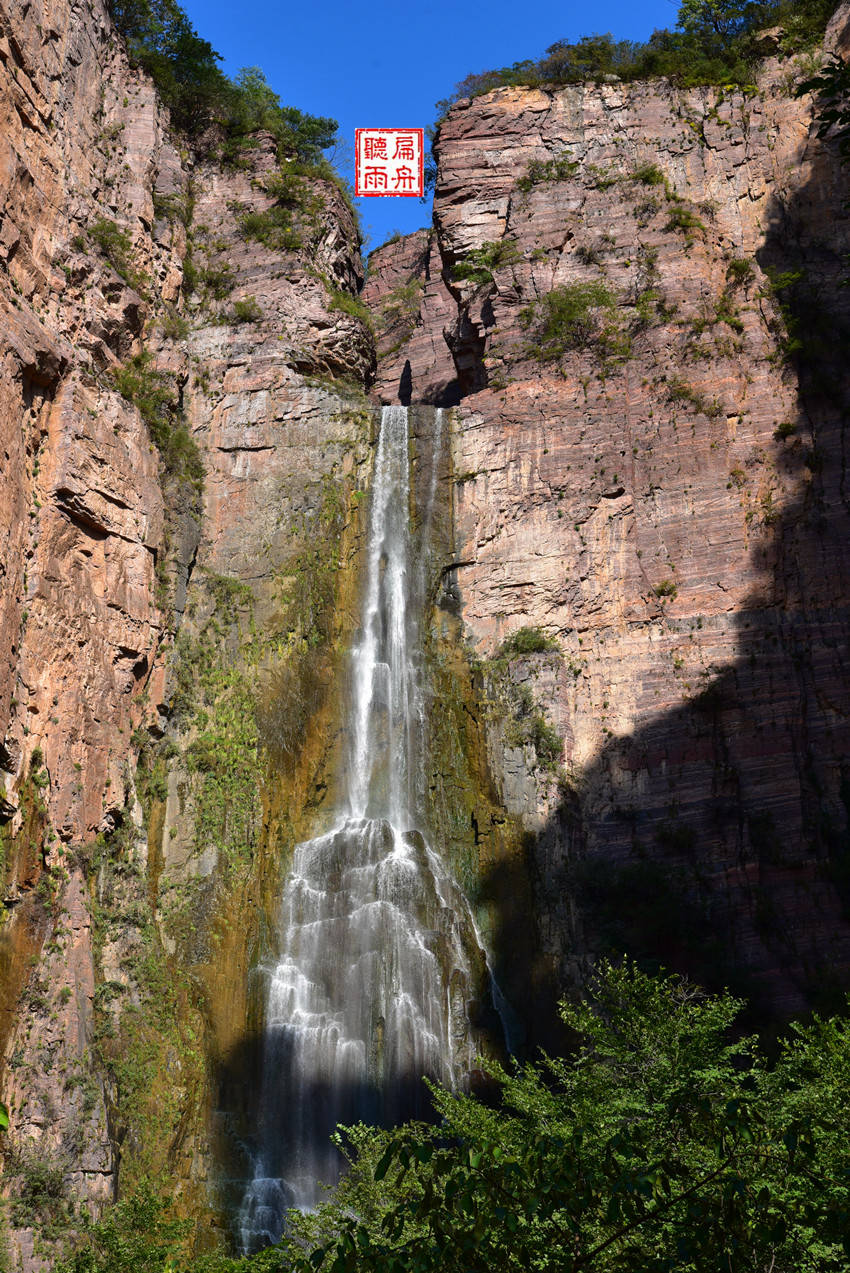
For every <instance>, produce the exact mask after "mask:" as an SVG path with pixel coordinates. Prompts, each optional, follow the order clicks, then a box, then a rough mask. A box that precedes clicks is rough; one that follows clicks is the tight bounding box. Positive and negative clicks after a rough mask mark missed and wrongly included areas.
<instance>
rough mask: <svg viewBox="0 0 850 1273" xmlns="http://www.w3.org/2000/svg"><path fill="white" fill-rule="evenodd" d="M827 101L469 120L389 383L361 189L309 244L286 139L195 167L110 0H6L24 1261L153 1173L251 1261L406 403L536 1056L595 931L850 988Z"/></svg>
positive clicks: (431, 686) (485, 834)
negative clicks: (302, 860)
mask: <svg viewBox="0 0 850 1273" xmlns="http://www.w3.org/2000/svg"><path fill="white" fill-rule="evenodd" d="M847 22H848V8H847V6H844V7H843V8H842V9H841V10H840V11H839V13H838V14H837V15H836V18H835V19H834V21H833V24H832V28H831V30H830V33H829V37H828V42H829V43H830V44H831V45H832V46H833V47H835V46H837V45H838V44H840V42H841V41H846V40H847ZM799 75H800V69H799V68H798V67H796V65H795V64H794V63H793V62H779V61H769V62H768V63H767V64H766V65H765V68H764V72H763V75H762V77H761V80H760V82H759V85H758V89H757V91H756V92H755V93H753V94H747V95H744V94H740V93H720V92H714V91H709V90H705V91H702V90H700V91H692V92H687V93H684V92H679V91H677V90H674V89H672V88H670V87H669V86H667V85H665V84H650V85H630V86H624V85H621V84H616V83H612V84H607V85H604V86H601V87H600V86H593V85H586V86H579V87H574V88H563V89H546V90H543V89H533V90H532V89H510V90H500V91H497V92H495V93H491V94H489V95H487V96H486V97H482V98H479V99H476V100H475V101H471V102H460V103H458V104H457V105H456V106H455V107H454V108H453V109H452V111H451V112H450V114H449V115H448V117H447V119H446V120H445V121H444V123H443V125H442V127H441V130H440V140H439V162H440V175H439V180H438V187H437V196H436V202H435V216H434V229H433V232H424V231H423V232H420V233H418V234H416V235H414V236H412V237H411V238H408V239H405V240H400V241H398V242H396V243H393V244H390V245H387V246H386V247H385V248H383V249H381V250H380V252H378V253H377V254H374V255H373V258H372V262H371V268H370V272H369V279H368V281H367V282H366V285H365V288H364V291H363V296H364V298H365V299H367V300H368V302H369V304H370V306H371V307H372V309H373V312H374V314H375V319H376V328H377V344H378V351H379V354H380V362H379V365H378V369H377V376H376V378H375V371H374V359H375V353H374V348H373V341H372V337H371V335H370V333H369V330H368V328H367V326H366V325H365V324H364V323H363V321H362V320H361V318H360V317H359V316H358V311H357V305H356V303H354V296H355V294H356V292H357V290H358V288H359V286H360V284H361V282H362V269H361V263H360V258H359V251H358V236H357V231H356V227H355V224H354V222H353V219H352V214H351V211H350V209H349V208H348V205H347V203H346V201H345V199H344V197H343V196H342V194H341V192H340V190H339V189H338V188H337V186H336V185H335V184H334V183H333V182H332V181H327V180H322V179H318V178H310V177H303V178H299V179H298V181H297V183H296V185H295V186H294V187H293V186H291V185H290V186H288V187H287V200H288V206H290V207H291V208H292V225H291V227H290V230H291V233H290V234H289V235H288V237H287V240H286V241H287V245H288V246H287V247H286V249H285V250H284V249H281V248H279V247H274V246H271V244H272V243H273V241H274V235H273V234H271V233H269V226H270V224H272V222H270V221H269V219H268V218H265V217H264V214H265V213H267V212H268V211H269V209H271V208H272V207H273V206H274V205H275V202H276V200H277V199H278V198H279V196H280V183H281V181H284V180H285V179H286V174H285V173H283V174H281V173H280V172H279V170H278V167H277V164H276V161H275V155H274V149H273V145H272V142H271V139H270V138H268V137H266V136H263V135H260V136H258V137H255V138H254V139H253V141H252V145H251V146H250V147H249V148H246V149H245V151H244V153H243V154H242V155H241V156H239V158H238V161H237V163H236V164H235V165H232V166H230V167H225V166H223V165H222V163H220V162H219V161H218V160H215V159H213V158H211V157H209V156H208V157H207V158H206V159H203V160H201V159H199V158H196V157H193V156H192V155H190V154H189V153H188V152H187V151H186V150H185V149H183V148H182V146H181V144H180V143H179V141H177V140H176V139H175V138H174V136H173V135H172V134H171V132H170V129H169V120H168V116H167V112H165V111H164V109H163V108H162V107H161V106H160V105H159V104H158V102H157V99H156V95H155V93H154V90H153V88H152V86H151V84H150V82H149V81H148V80H147V79H146V78H145V77H144V76H143V75H142V74H141V73H139V72H137V71H134V70H133V69H131V68H130V66H129V65H128V63H127V60H126V57H125V54H124V51H123V49H122V47H121V44H120V41H118V40H117V39H116V37H115V34H114V31H113V30H112V27H111V24H110V22H109V19H108V16H107V13H106V10H105V7H104V6H103V5H102V4H101V3H100V2H99V0H94V2H89V3H86V4H82V3H81V4H77V3H75V0H36V2H34V3H32V4H29V5H28V6H25V7H23V8H22V7H21V6H14V7H10V8H8V9H0V112H2V115H0V124H2V127H0V256H2V260H3V268H2V270H0V350H1V351H2V358H3V375H2V378H0V455H2V479H3V480H2V484H0V589H1V590H0V769H2V778H3V784H2V790H0V846H2V870H3V877H2V884H3V919H4V922H3V924H2V926H0V987H2V994H0V1058H2V1069H0V1075H1V1076H2V1086H0V1096H2V1099H3V1100H4V1101H5V1102H6V1103H7V1104H9V1106H10V1108H11V1111H12V1130H11V1132H10V1134H9V1136H8V1137H6V1139H5V1143H4V1145H3V1153H4V1184H3V1188H4V1190H5V1191H6V1194H7V1195H8V1201H7V1217H8V1236H9V1247H10V1257H11V1264H12V1267H14V1268H16V1269H22V1270H27V1271H29V1270H35V1269H39V1268H46V1267H50V1263H51V1260H52V1258H53V1255H52V1252H53V1249H54V1248H52V1247H51V1245H50V1243H51V1241H53V1240H54V1239H56V1238H61V1237H62V1235H63V1233H66V1232H68V1231H69V1230H70V1229H71V1228H72V1227H73V1223H74V1221H73V1214H72V1210H73V1208H72V1204H73V1206H76V1205H77V1204H78V1203H80V1202H82V1201H85V1202H87V1203H88V1204H90V1205H92V1206H93V1207H94V1208H95V1209H97V1207H98V1206H99V1205H100V1204H102V1203H103V1202H105V1201H107V1200H109V1199H111V1198H113V1197H115V1196H116V1193H117V1192H123V1193H125V1194H126V1193H127V1192H129V1191H131V1190H132V1188H133V1187H134V1185H136V1184H137V1183H139V1181H140V1180H142V1179H143V1178H150V1179H153V1180H154V1181H155V1182H156V1181H157V1180H158V1181H160V1182H162V1181H166V1180H167V1182H168V1189H169V1193H173V1194H174V1195H175V1196H176V1198H177V1200H178V1204H179V1205H180V1206H181V1207H182V1208H183V1209H184V1210H185V1211H187V1212H190V1213H192V1214H195V1215H196V1216H198V1215H200V1216H202V1217H203V1219H202V1220H201V1222H200V1223H199V1229H198V1236H197V1241H198V1244H199V1245H200V1246H202V1247H203V1246H211V1245H215V1244H216V1243H217V1242H218V1241H219V1240H220V1235H221V1232H222V1229H223V1227H224V1225H225V1223H226V1213H227V1210H228V1207H229V1205H230V1204H231V1203H232V1201H233V1200H232V1199H231V1198H229V1197H228V1196H227V1194H226V1192H221V1191H220V1184H219V1181H220V1180H221V1178H222V1177H226V1176H228V1175H230V1176H236V1175H238V1173H239V1171H240V1170H242V1169H243V1168H244V1163H241V1162H240V1150H239V1143H238V1142H239V1136H240V1129H242V1128H243V1127H244V1121H243V1120H245V1119H246V1118H249V1117H250V1114H251V1109H250V1098H251V1093H252V1091H253V1090H256V1087H257V1075H256V1066H257V1063H258V1061H257V1058H258V1051H257V1046H256V1041H257V1033H258V1030H259V1026H260V1024H261V1022H260V1015H261V1005H260V1004H259V1003H258V1002H257V996H256V979H252V978H251V976H250V970H251V968H252V967H254V966H255V964H256V962H257V960H258V959H259V958H260V957H261V955H262V954H263V953H264V952H266V951H267V949H268V948H269V946H270V944H271V943H272V941H273V938H272V937H271V936H270V934H271V933H272V932H273V931H274V923H273V914H274V906H275V899H276V897H277V895H278V886H279V880H280V874H281V871H282V870H285V868H286V864H287V861H288V854H289V852H290V851H291V848H292V846H293V845H294V844H295V843H296V842H297V841H298V840H299V839H301V838H303V837H304V836H305V835H306V834H308V833H310V832H311V831H312V830H314V829H315V827H316V825H318V824H321V822H322V818H323V816H324V813H325V811H326V810H327V809H328V808H330V807H331V805H332V802H333V794H334V786H335V782H336V781H337V753H338V751H339V742H340V739H341V738H342V736H343V726H342V722H341V721H340V719H339V710H338V693H337V689H336V687H337V685H338V683H339V682H340V680H341V670H342V668H341V654H342V651H343V650H344V648H345V646H346V643H347V641H348V638H349V637H350V634H351V631H352V629H353V628H354V627H355V626H356V623H357V613H356V607H357V592H356V582H357V574H358V551H359V547H360V540H361V531H362V526H361V513H360V507H361V496H362V494H363V491H364V489H365V486H366V482H367V474H368V470H369V464H370V454H371V442H372V439H373V434H374V421H375V406H374V403H375V400H378V401H383V402H388V401H396V400H401V401H405V402H408V401H409V402H413V403H426V404H433V405H435V406H439V407H445V408H446V410H445V412H444V414H442V415H439V414H438V415H435V414H434V413H433V411H431V410H428V409H426V408H424V407H420V408H419V409H418V410H414V411H413V412H412V414H411V423H412V437H413V444H412V455H411V459H412V464H413V481H412V492H413V495H412V512H413V516H414V519H415V523H414V524H416V525H420V526H424V523H425V522H426V521H427V524H428V525H427V529H428V533H429V542H430V543H431V545H432V548H431V555H430V558H429V560H428V561H427V563H426V564H425V566H424V567H423V569H424V570H425V573H426V574H427V579H426V581H425V582H424V583H423V589H424V590H425V591H427V592H428V594H429V598H430V601H431V603H432V604H431V606H430V613H429V624H428V628H427V632H426V642H425V645H426V649H425V657H426V660H427V673H428V675H427V677H426V682H427V690H426V692H427V694H428V703H427V707H428V711H427V717H428V722H429V725H428V735H429V736H428V738H427V740H426V741H427V754H428V765H427V773H426V775H425V779H424V781H425V790H424V792H423V796H424V799H425V801H426V803H427V805H428V809H429V813H430V824H431V828H432V831H433V834H434V837H435V843H439V844H440V846H441V848H442V849H443V851H444V854H445V857H446V859H447V861H449V862H450V864H451V866H452V868H453V869H454V871H455V873H456V875H457V876H458V878H459V880H460V881H461V882H462V883H463V884H464V886H465V887H466V888H467V889H468V890H469V892H470V895H471V896H473V897H474V899H475V902H476V904H477V907H478V914H479V919H480V921H481V926H482V930H483V932H484V934H485V936H486V937H487V939H488V942H489V945H490V947H491V950H492V952H493V955H494V958H495V962H496V971H497V974H498V976H499V979H500V981H501V982H502V985H503V988H504V989H505V990H506V991H507V992H508V994H509V996H510V997H511V998H512V999H513V1002H514V1004H515V1006H516V1008H517V1011H518V1013H519V1015H520V1016H522V1017H524V1022H523V1023H519V1022H518V1023H517V1025H516V1040H517V1041H518V1040H519V1038H520V1034H521V1030H520V1025H521V1024H524V1026H525V1029H526V1032H527V1033H528V1034H529V1035H530V1038H531V1039H532V1040H535V1039H536V1040H540V1039H544V1040H545V1039H547V1037H548V1036H547V1029H548V1027H547V1025H546V1022H545V1019H544V1018H545V1017H546V1013H547V1012H548V1011H550V1010H551V1005H552V1002H553V1000H554V998H555V997H556V996H557V994H558V993H561V992H562V991H563V990H564V989H565V988H567V987H569V986H570V985H571V984H573V983H575V982H576V981H578V980H580V978H581V977H582V975H583V973H584V971H585V969H586V966H587V963H588V961H589V959H590V958H592V957H593V956H594V955H596V954H597V953H599V952H600V951H603V950H605V949H616V950H620V951H623V950H624V951H626V952H629V953H633V954H635V955H638V956H640V957H642V958H645V959H650V960H651V959H657V960H661V961H663V962H665V963H667V964H668V965H673V966H676V967H681V968H683V969H685V970H688V971H690V972H692V973H694V974H695V975H696V976H697V977H699V978H701V979H703V980H708V981H710V982H717V981H726V980H728V979H732V980H733V981H735V983H736V984H737V985H738V986H740V987H742V988H744V989H746V990H747V991H748V993H749V994H750V995H751V996H752V997H753V999H754V1002H755V1003H756V1005H757V1007H758V1009H759V1010H760V1011H762V1012H765V1013H769V1014H771V1015H772V1016H775V1015H776V1014H783V1013H789V1012H795V1011H800V1010H803V1009H805V1008H806V1007H808V1006H810V1005H812V1004H817V1005H819V1006H829V1005H830V1004H831V1000H832V998H833V996H834V992H835V990H836V989H837V988H839V987H841V986H843V985H845V984H846V983H847V981H848V979H849V978H850V891H849V890H848V879H850V837H849V836H848V816H849V815H850V770H848V769H847V759H846V757H847V755H848V754H850V751H849V750H848V744H849V743H850V738H848V706H847V705H848V694H847V684H846V674H845V670H844V664H845V662H846V646H847V633H848V612H847V598H848V580H847V577H846V576H847V571H848V556H847V550H846V544H847V542H848V535H847V531H848V527H847V524H846V523H847V517H848V502H847V492H846V489H845V486H846V478H845V458H844V457H845V440H844V428H845V420H846V418H847V397H848V388H850V386H848V383H847V370H846V367H845V365H844V362H843V361H842V358H841V348H842V340H843V339H844V334H845V333H846V332H847V330H848V327H850V316H848V306H850V294H848V292H847V289H846V288H843V287H842V286H841V285H840V284H841V282H842V279H843V275H844V272H845V271H844V264H843V262H844V259H845V257H846V255H847V253H848V250H850V242H848V240H849V239H850V220H849V219H848V214H847V209H846V206H845V203H844V192H845V190H846V177H845V174H844V173H843V172H842V170H841V168H840V167H839V165H838V161H837V157H836V155H835V153H834V149H833V147H832V146H831V145H830V143H829V142H828V141H826V142H819V141H817V140H816V139H815V138H814V130H813V127H812V120H811V110H812V108H811V103H810V102H808V101H806V100H805V99H804V100H797V99H795V98H794V97H793V96H792V94H791V88H792V87H793V82H794V80H795V78H799ZM373 378H374V390H373V396H372V401H371V402H370V401H369V400H368V399H367V397H366V396H365V393H364V390H366V389H368V388H369V387H370V385H371V384H372V381H373ZM216 1162H217V1163H218V1164H219V1165H218V1168H214V1164H215V1163H216ZM222 1164H223V1167H222ZM47 1209H49V1214H48V1210H47ZM39 1233H41V1237H40V1238H37V1237H36V1236H35V1235H37V1234H39ZM45 1235H47V1236H45Z"/></svg>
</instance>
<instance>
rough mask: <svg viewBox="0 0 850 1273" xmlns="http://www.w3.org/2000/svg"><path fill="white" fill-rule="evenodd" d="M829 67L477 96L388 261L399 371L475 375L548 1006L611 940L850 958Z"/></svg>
mask: <svg viewBox="0 0 850 1273" xmlns="http://www.w3.org/2000/svg"><path fill="white" fill-rule="evenodd" d="M848 20H850V10H849V9H848V6H846V5H844V6H842V7H841V8H840V9H839V10H838V12H837V13H836V15H835V17H834V18H833V21H832V23H831V26H830V30H829V32H828V35H827V48H836V47H843V48H844V51H845V52H846V46H847V43H848V39H849V38H850V32H848ZM769 41H770V37H768V38H767V41H766V43H767V44H768V45H769ZM806 65H807V64H806V63H804V62H802V61H799V60H798V59H794V58H785V59H783V58H780V57H779V56H774V57H771V58H768V60H767V61H766V62H765V64H764V66H763V69H762V72H761V74H760V77H759V80H758V86H757V89H756V90H755V91H754V92H747V93H742V92H739V91H728V90H723V91H721V90H714V89H699V90H691V91H680V90H677V89H675V88H673V87H671V86H669V85H667V84H666V83H663V82H657V83H647V84H620V83H616V82H614V83H609V84H604V85H586V86H574V87H563V88H545V87H543V88H504V89H499V90H496V91H494V92H490V93H488V94H486V95H485V96H482V97H478V98H476V99H474V100H462V101H459V102H458V103H456V104H455V105H454V106H453V107H452V109H451V110H450V111H449V113H448V115H447V116H446V118H445V119H444V120H443V122H442V124H441V126H440V130H439V136H438V142H437V155H438V162H439V175H438V180H437V188H436V199H435V209H434V232H433V234H432V235H430V236H427V235H425V233H424V232H420V233H419V234H417V235H415V236H413V237H412V238H411V239H407V240H402V241H400V242H395V243H390V244H389V245H387V246H386V247H384V248H382V249H380V250H378V251H377V252H376V253H373V255H372V257H371V260H370V268H369V278H368V283H367V291H366V295H367V296H368V297H369V299H370V304H371V305H372V306H373V309H374V312H375V314H376V319H377V322H378V333H379V350H380V352H381V354H382V358H381V362H380V365H379V371H378V378H377V381H376V387H377V389H378V391H379V393H380V395H381V396H382V398H383V399H384V400H385V401H394V400H398V396H399V395H400V394H401V395H402V396H403V395H405V394H408V395H412V397H413V400H414V401H415V400H417V399H419V398H424V400H426V401H435V402H451V401H457V400H458V399H459V400H460V405H459V406H458V407H457V408H456V410H455V411H454V412H453V413H452V419H453V425H452V464H453V469H452V473H453V501H454V505H453V507H454V536H455V539H454V554H455V555H454V569H453V570H449V571H447V573H446V585H447V587H448V588H449V589H450V590H452V591H453V595H454V598H455V602H456V605H457V607H458V608H459V612H460V614H461V617H462V635H463V639H464V640H465V641H466V643H467V645H468V649H469V667H470V674H471V675H472V677H473V682H474V684H475V686H476V687H477V688H476V690H475V693H477V695H478V707H477V709H476V710H477V712H478V714H479V719H480V721H481V724H482V728H483V729H484V732H485V734H486V746H487V749H488V751H489V771H490V773H491V775H492V779H493V781H494V782H495V784H496V787H497V790H498V800H497V805H501V806H502V808H501V810H500V811H499V814H498V817H496V818H495V819H494V817H493V815H492V806H491V807H490V812H489V813H488V811H487V810H486V809H483V808H481V809H479V810H478V813H477V815H476V814H475V813H474V812H473V815H472V816H473V818H474V820H475V835H476V842H477V843H478V846H479V849H478V852H479V858H480V864H481V872H482V883H481V889H480V897H481V899H482V905H483V909H484V910H485V911H486V912H487V922H488V924H489V931H490V933H491V936H492V940H493V942H494V945H495V950H496V956H497V965H498V969H499V971H500V973H501V976H502V979H503V982H504V984H505V985H506V987H507V988H508V989H509V990H511V991H512V992H513V994H514V997H515V999H516V1002H517V1003H519V1004H523V1003H524V1004H526V1005H529V1007H528V1011H527V1016H528V1019H529V1023H530V1026H531V1029H532V1033H533V1032H534V1030H535V1028H536V1027H535V1021H534V1017H535V1013H536V1011H537V1008H536V1007H535V1003H536V1004H537V1006H538V1007H540V1006H541V1005H542V1004H543V1002H545V1000H546V998H547V996H548V995H549V993H550V992H551V988H552V986H553V985H554V986H558V987H562V986H564V985H565V984H567V985H568V984H570V982H571V981H573V980H575V979H576V978H580V977H581V975H582V968H583V966H584V965H585V961H586V960H587V959H588V958H589V957H591V956H593V955H595V954H597V953H598V952H600V951H602V950H606V949H611V948H615V949H619V950H626V951H629V952H631V953H633V954H635V955H639V956H641V957H644V958H650V959H657V960H659V961H661V962H663V963H665V964H667V965H668V966H671V965H672V966H675V967H679V968H684V969H687V970H689V971H691V972H692V973H693V974H695V975H696V976H697V977H699V978H701V979H703V980H708V981H709V982H711V983H712V984H717V983H723V982H725V981H727V980H729V979H731V980H732V981H733V983H734V984H735V985H736V986H737V987H738V988H739V989H743V990H745V991H747V992H748V993H749V994H750V995H751V996H752V997H753V999H754V1001H755V1003H756V1004H757V1006H758V1008H759V1010H760V1011H762V1012H767V1013H769V1014H774V1013H777V1012H778V1013H780V1014H784V1013H791V1012H799V1011H803V1010H805V1009H806V1008H807V1007H810V1006H811V1005H813V1004H814V1005H819V1006H828V1005H831V1004H833V1003H836V1002H838V1001H840V996H838V995H837V993H836V992H837V991H838V989H839V988H840V987H841V986H844V985H846V984H847V981H848V975H850V894H849V893H848V890H847V878H848V875H847V871H848V863H850V856H848V852H850V850H849V849H848V845H850V840H848V816H850V772H848V770H847V755H848V743H850V733H849V732H848V730H849V728H850V722H848V684H847V670H846V650H847V634H848V620H850V612H849V611H848V584H850V580H849V579H848V567H850V559H848V552H847V543H848V531H850V526H848V503H847V489H846V481H847V478H846V445H847V444H846V421H847V404H848V390H850V385H849V384H848V378H847V366H846V358H845V357H844V354H843V349H844V347H845V343H846V339H847V332H848V318H849V317H850V315H848V303H850V294H848V291H847V289H846V287H844V285H843V284H844V280H845V278H846V259H847V252H848V247H850V220H848V207H847V203H846V191H847V174H846V169H845V168H842V166H841V164H840V163H839V160H838V156H837V153H836V149H835V146H834V145H833V144H831V143H830V142H829V141H828V140H826V141H819V140H818V139H817V138H816V136H815V128H814V126H813V121H812V111H813V103H812V101H811V100H810V99H809V98H805V97H804V98H802V99H798V98H795V97H794V95H793V88H794V85H795V83H797V82H799V81H800V79H801V78H803V75H804V73H805V66H806ZM547 297H548V298H550V299H548V300H547ZM554 302H557V303H559V304H560V305H561V309H560V310H558V309H557V305H555V304H554ZM547 317H548V318H551V320H552V321H551V322H549V323H548V326H547ZM559 323H560V327H559V325H558V324H559ZM559 332H560V334H561V337H560V339H561V343H560V346H559V345H558V333H559ZM565 332H566V337H565V336H564V333H565ZM447 352H448V353H449V354H450V355H451V358H452V362H453V365H454V374H453V375H452V374H451V370H450V369H448V364H447V360H446V354H447ZM556 354H557V356H555V355H556ZM435 613H436V614H437V615H438V620H437V622H438V623H439V621H440V620H439V614H440V612H439V611H437V612H435ZM524 628H530V629H534V630H535V631H534V632H533V633H532V637H531V641H530V644H531V646H532V647H536V648H532V649H528V648H527V647H528V645H529V638H528V634H525V636H524V637H523V636H521V637H520V638H519V640H518V641H515V642H514V644H513V645H512V644H511V640H510V638H511V636H512V634H516V633H517V632H518V631H519V630H520V629H524ZM523 640H525V646H523ZM505 642H507V645H505V644H504V643H505ZM553 728H554V729H555V730H557V733H558V734H559V735H560V739H561V740H562V743H559V742H558V741H557V740H555V741H554V743H553V739H552V729H553ZM505 813H507V814H508V815H509V821H511V822H512V824H513V827H514V830H513V832H512V833H511V834H510V835H506V834H505V826H504V818H505ZM528 889H531V891H532V895H533V898H534V915H535V921H536V927H535V929H534V930H533V931H532V932H529V926H528V916H527V907H526V899H527V897H528ZM518 899H519V900H518ZM535 987H536V988H537V990H538V992H539V997H538V998H537V1000H535V998H534V994H533V991H534V989H535ZM538 1037H539V1036H538Z"/></svg>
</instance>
